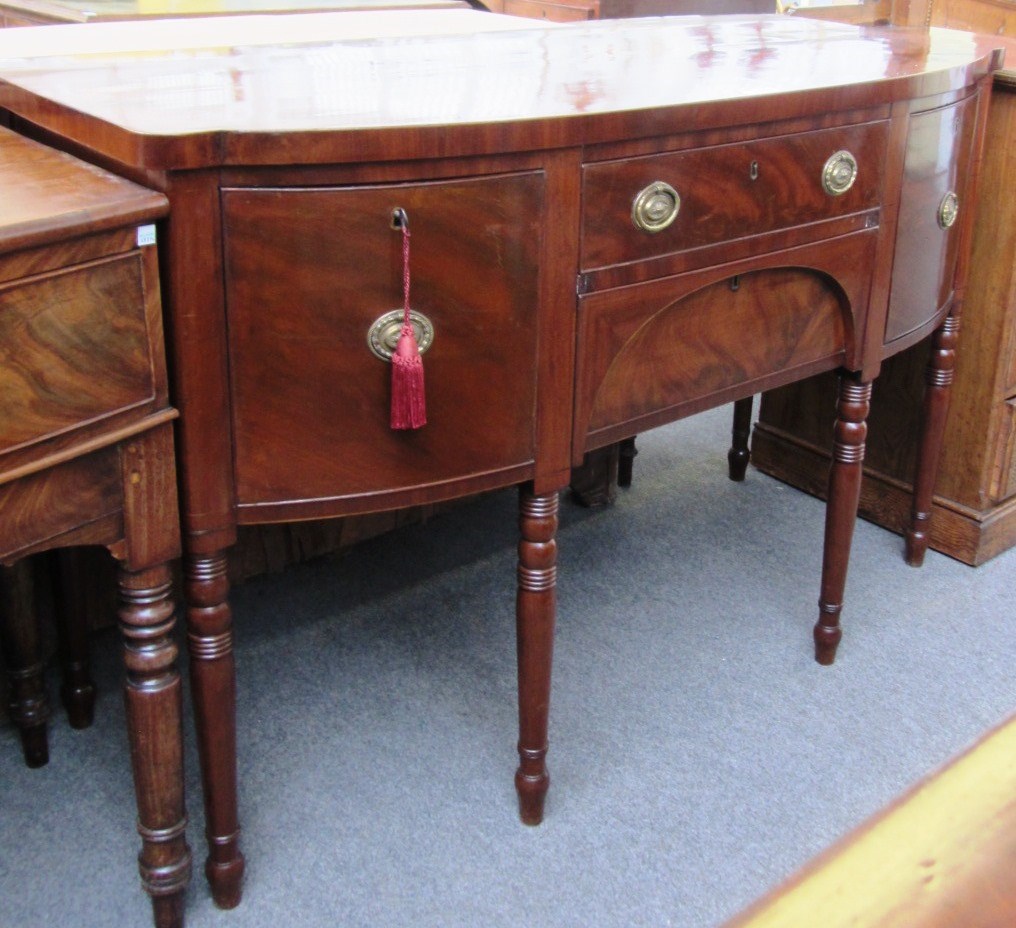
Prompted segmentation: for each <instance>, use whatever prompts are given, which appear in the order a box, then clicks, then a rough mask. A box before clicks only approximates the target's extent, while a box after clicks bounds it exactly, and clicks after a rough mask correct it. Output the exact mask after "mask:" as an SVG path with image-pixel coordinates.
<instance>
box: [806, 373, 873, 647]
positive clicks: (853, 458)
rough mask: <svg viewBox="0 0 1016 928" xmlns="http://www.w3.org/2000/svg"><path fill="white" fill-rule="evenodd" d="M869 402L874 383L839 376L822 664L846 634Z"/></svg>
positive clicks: (818, 638)
mask: <svg viewBox="0 0 1016 928" xmlns="http://www.w3.org/2000/svg"><path fill="white" fill-rule="evenodd" d="M870 400H871V381H867V382H858V381H857V380H855V379H853V378H852V377H850V376H849V375H842V376H841V377H840V386H839V397H838V399H837V403H836V426H835V431H834V437H833V455H832V463H831V465H830V468H829V498H828V502H827V504H826V522H825V548H824V550H823V554H822V592H821V594H820V596H819V601H818V609H819V619H818V622H817V623H816V624H815V660H817V661H818V662H819V663H820V664H831V663H832V662H833V661H834V660H835V658H836V646H837V645H838V644H839V643H840V638H841V637H842V634H843V633H842V631H841V630H840V612H841V610H842V609H843V590H844V587H845V586H846V583H847V562H848V561H849V560H850V542H851V540H852V539H853V536H854V522H855V521H856V520H857V503H858V500H859V499H860V496H861V468H862V464H863V462H864V440H865V437H866V436H867V433H868V425H867V419H868V408H869V405H870Z"/></svg>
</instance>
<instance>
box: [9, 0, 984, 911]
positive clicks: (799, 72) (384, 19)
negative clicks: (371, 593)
mask: <svg viewBox="0 0 1016 928" xmlns="http://www.w3.org/2000/svg"><path fill="white" fill-rule="evenodd" d="M1001 44H1004V43H1003V42H1002V41H1000V40H994V39H982V38H977V37H974V36H971V35H967V34H961V33H952V32H948V31H944V30H937V29H931V30H926V29H920V30H891V29H881V28H859V27H853V26H846V25H839V24H833V23H825V22H819V21H807V20H798V19H793V18H787V17H778V16H760V17H753V16H727V17H681V18H659V19H639V20H605V21H596V22H590V23H569V24H562V25H556V26H552V25H535V24H534V23H533V22H532V21H527V20H524V19H517V18H511V17H500V16H496V15H491V14H483V13H479V12H473V11H462V10H434V11H427V12H422V11H421V12H406V11H399V12H393V13H388V14H385V13H362V14H360V13H354V14H340V15H331V14H306V15H294V16H289V17H285V18H270V17H231V18H228V19H227V18H222V19H207V20H200V21H198V20H189V21H188V20H180V21H173V22H169V23H111V24H102V23H99V24H93V25H89V26H80V27H79V26H54V27H48V28H46V29H21V30H17V32H16V33H15V32H14V31H13V30H12V31H10V32H8V33H7V34H0V107H3V108H4V109H5V110H6V111H7V113H8V114H9V118H10V121H11V124H12V126H14V127H15V128H16V129H18V130H19V131H21V132H24V133H25V134H29V135H34V136H38V137H40V138H42V139H44V140H46V141H48V142H49V143H50V144H53V145H56V146H58V147H64V148H67V149H68V150H69V151H71V152H73V153H74V154H76V155H78V156H79V157H85V158H88V159H91V160H93V161H94V162H96V163H97V164H99V165H101V166H103V167H105V168H112V169H114V170H116V171H117V172H119V173H121V174H124V175H126V176H127V177H129V178H130V179H132V180H135V181H139V180H140V181H143V182H145V183H146V184H147V185H148V186H150V187H154V188H156V189H157V190H159V191H161V192H163V193H165V194H166V196H167V197H168V199H169V203H170V216H169V219H168V220H167V221H166V223H165V224H164V226H163V227H162V228H161V235H160V257H161V260H162V271H163V284H164V287H165V297H166V300H165V305H166V317H167V327H168V331H169V333H170V335H171V337H170V338H169V339H168V341H169V344H170V346H171V371H172V386H173V400H174V403H175V404H176V406H177V407H178V408H179V409H180V414H181V418H180V422H179V431H178V436H179V469H180V475H181V491H182V492H181V497H182V499H181V517H182V523H183V530H184V548H185V564H184V572H185V595H186V599H187V605H188V612H187V621H188V630H189V646H190V650H191V662H190V668H191V674H192V679H193V694H194V703H195V711H196V715H197V732H198V739H199V748H200V753H201V761H202V775H203V785H204V794H205V803H206V820H207V834H208V840H209V857H208V861H207V866H206V873H207V875H208V877H209V880H210V882H211V885H212V892H213V894H214V896H215V898H216V901H217V902H218V903H219V904H220V905H222V906H232V905H236V904H237V903H238V902H239V899H240V893H241V888H240V887H241V877H242V873H243V857H242V855H241V853H240V850H239V819H238V814H237V807H236V757H235V753H236V752H235V731H236V730H235V719H234V715H235V710H234V703H233V700H234V696H233V692H234V683H235V681H234V666H233V657H232V637H231V636H232V623H231V616H230V610H229V604H228V583H227V580H226V551H227V550H228V548H229V547H230V546H231V545H232V544H233V543H234V542H235V540H236V534H237V527H238V526H239V525H244V524H263V523H269V522H284V521H290V520H302V519H316V518H329V517H337V516H347V515H353V514H357V513H367V512H377V511H382V510H390V509H395V508H399V507H402V506H411V505H418V504H426V503H434V502H438V501H441V500H447V499H452V498H455V497H459V496H464V495H466V494H470V493H475V492H478V491H481V490H486V489H493V488H497V487H505V486H512V485H518V486H519V487H520V488H521V489H520V507H519V530H520V542H519V563H518V572H517V600H516V603H517V606H516V615H517V628H518V639H519V641H518V661H519V730H520V735H519V742H518V749H519V755H520V765H519V768H518V772H517V774H516V779H515V782H516V786H517V789H518V792H519V796H520V801H521V815H522V818H523V820H524V821H525V822H527V823H530V824H535V823H538V822H539V821H540V820H541V818H542V815H543V800H544V796H545V794H546V792H547V788H548V785H549V776H548V773H547V768H546V763H545V757H546V753H547V731H548V707H549V698H550V670H551V651H552V640H553V627H554V619H555V608H556V606H555V586H556V569H557V568H556V528H557V506H558V492H559V491H560V490H561V489H562V488H564V487H565V486H567V485H568V481H569V476H570V473H571V469H572V467H573V466H574V465H577V464H579V463H580V462H582V460H583V458H584V456H585V455H586V454H587V453H590V452H593V451H596V450H598V449H600V448H602V447H604V446H607V445H610V444H612V443H614V442H618V441H622V440H625V439H629V438H630V437H631V436H633V435H635V434H636V433H637V432H639V431H642V430H645V429H647V428H651V427H654V426H657V425H662V424H664V423H667V422H671V421H673V420H675V419H678V418H680V417H682V416H686V415H689V414H692V413H694V412H697V411H700V410H704V409H706V408H709V407H712V406H716V405H718V404H721V403H726V402H731V401H736V402H740V403H743V402H744V401H745V400H746V399H747V398H749V397H750V396H752V395H753V394H754V393H757V392H759V391H761V390H768V389H771V388H774V387H778V386H781V385H784V384H788V383H792V382H794V381H798V380H801V379H802V378H805V377H808V376H810V375H812V374H816V373H820V372H823V371H831V370H837V371H839V372H840V374H841V377H840V386H839V391H838V398H837V407H836V411H835V434H834V452H833V461H832V466H831V473H830V484H829V506H828V509H827V517H826V534H825V548H824V560H823V570H822V581H821V594H820V603H819V621H818V624H817V625H816V626H815V629H814V639H815V645H816V657H817V658H818V660H819V661H820V662H822V663H831V662H832V660H833V657H834V654H835V652H836V647H837V644H838V643H839V640H840V627H839V616H840V610H841V608H842V603H843V592H844V587H845V582H846V572H847V561H848V557H849V550H850V541H851V534H852V529H853V522H854V517H855V515H856V510H857V498H858V492H859V486H860V478H861V462H862V460H863V456H864V439H865V429H866V419H867V413H868V405H869V398H870V395H871V385H872V381H873V380H874V378H875V377H876V376H877V374H878V372H879V369H880V366H881V364H882V362H883V360H884V359H886V358H888V357H890V356H892V355H894V354H895V353H897V352H899V351H900V350H902V349H903V348H906V347H908V346H910V345H913V344H915V343H916V342H918V341H920V340H922V339H924V338H926V337H928V336H931V335H932V334H933V333H934V337H935V349H934V351H933V359H934V364H933V370H932V373H931V375H930V376H929V384H930V387H929V397H930V399H929V401H928V403H927V416H926V419H927V424H928V427H927V428H926V430H925V433H926V434H925V438H924V439H923V441H922V445H921V450H920V452H919V453H918V455H917V456H918V459H919V462H920V468H921V472H920V474H919V477H918V480H917V481H916V485H917V486H918V488H919V489H918V492H917V494H916V497H915V515H914V522H913V528H912V532H911V537H910V541H909V549H908V552H909V557H910V560H911V561H912V562H915V563H916V562H918V561H919V560H920V557H921V555H922V554H923V544H924V542H925V540H926V521H927V514H926V508H927V505H928V500H930V492H931V490H930V487H931V485H932V483H933V481H934V470H935V468H934V462H935V460H936V459H937V451H938V446H939V444H940V436H941V422H942V419H943V416H944V403H945V398H946V397H947V395H948V384H949V381H950V378H951V365H952V360H953V356H954V349H955V344H956V337H957V332H958V325H959V318H960V312H961V309H962V304H963V300H962V296H963V289H964V285H965V273H966V254H967V251H968V244H969V239H970V233H971V229H972V211H971V210H970V209H969V204H970V203H971V202H972V196H973V192H974V188H975V185H976V180H977V175H978V170H979V163H980V153H981V147H982V141H983V135H984V126H985V116H986V111H987V100H988V96H989V93H988V90H989V87H990V82H991V75H992V72H993V71H994V70H995V69H996V68H997V67H998V66H999V64H1000V60H1001V53H1000V50H999V46H1000V45H1001ZM407 231H408V236H407ZM407 289H408V290H409V297H408V301H407V302H408V305H406V303H405V302H404V300H405V298H406V290H407ZM410 310H411V313H412V315H411V321H412V326H413V328H414V331H415V333H416V335H417V337H418V340H419V344H420V347H421V350H422V349H423V348H426V351H425V352H424V353H422V354H421V357H422V360H423V367H424V370H425V377H424V385H425V389H424V392H425V398H426V418H427V423H426V425H425V426H423V427H422V428H418V429H393V428H392V427H391V424H390V423H391V419H390V411H391V407H392V405H393V404H392V396H391V392H392V389H393V388H392V387H391V384H392V382H393V377H392V365H391V364H390V363H389V361H388V358H387V356H386V354H385V350H386V346H387V348H388V349H391V348H393V347H394V340H395V337H397V336H398V332H399V325H400V321H401V319H402V314H403V313H405V312H409V311H410ZM393 320H394V321H393ZM392 336H394V337H392ZM408 357H409V355H407V356H406V358H408ZM397 392H398V391H396V393H397ZM831 412H832V410H830V413H831ZM742 431H743V429H742ZM811 601H812V600H811V597H810V595H809V596H805V595H803V594H802V602H803V603H810V602H811ZM794 608H795V607H794V605H793V604H788V612H793V610H794ZM809 608H810V606H809Z"/></svg>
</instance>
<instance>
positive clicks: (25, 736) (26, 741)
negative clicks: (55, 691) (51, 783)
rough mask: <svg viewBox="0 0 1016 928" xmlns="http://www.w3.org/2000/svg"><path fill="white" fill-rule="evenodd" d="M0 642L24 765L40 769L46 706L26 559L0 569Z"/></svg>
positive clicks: (44, 756) (45, 749)
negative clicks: (1, 643) (0, 643)
mask: <svg viewBox="0 0 1016 928" xmlns="http://www.w3.org/2000/svg"><path fill="white" fill-rule="evenodd" d="M0 640H2V642H3V653H4V657H5V659H6V663H7V676H8V682H9V686H10V704H9V709H10V715H11V721H12V722H14V724H15V726H16V727H17V729H18V733H19V734H20V736H21V749H22V752H23V753H24V756H25V763H26V764H27V765H28V766H29V767H43V766H45V765H46V763H48V761H49V742H48V740H47V738H46V722H47V720H48V719H49V703H48V701H47V699H46V681H45V678H44V676H43V672H44V670H45V664H44V662H43V659H42V649H41V647H40V645H39V628H38V624H37V622H36V617H35V597H34V594H33V587H32V569H31V562H30V561H29V560H28V559H25V560H23V561H19V562H18V563H17V564H15V565H14V566H13V567H3V568H0Z"/></svg>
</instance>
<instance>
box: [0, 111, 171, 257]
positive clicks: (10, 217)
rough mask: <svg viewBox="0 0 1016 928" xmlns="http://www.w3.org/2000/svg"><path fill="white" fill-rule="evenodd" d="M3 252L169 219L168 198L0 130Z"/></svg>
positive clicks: (0, 241) (0, 249)
mask: <svg viewBox="0 0 1016 928" xmlns="http://www.w3.org/2000/svg"><path fill="white" fill-rule="evenodd" d="M0 191H2V195H0V254H5V253H8V252H11V251H16V250H18V249H20V248H27V247H32V246H36V245H43V244H47V243H49V242H53V241H59V240H61V239H63V238H66V237H67V236H69V235H79V234H81V233H83V232H97V231H102V230H104V229H111V228H122V227H123V226H128V225H132V224H134V223H141V222H150V221H151V220H152V219H155V218H157V217H160V216H163V215H165V213H166V211H167V206H168V204H167V202H166V198H165V197H164V196H162V195H161V194H159V193H155V192H153V191H151V190H146V189H145V188H143V187H139V186H137V185H136V184H132V183H130V181H126V180H123V179H122V178H119V177H115V176H114V175H112V174H110V173H108V172H106V171H102V170H100V169H99V168H96V167H92V166H91V165H89V164H85V163H84V162H81V161H78V160H77V159H75V158H71V157H70V156H69V155H64V154H62V153H60V152H57V151H54V150H53V149H51V148H46V147H45V146H43V145H38V144H36V143H35V142H30V141H29V140H28V139H25V138H22V137H21V136H19V135H16V134H15V133H13V132H11V131H10V130H9V129H4V128H2V127H0Z"/></svg>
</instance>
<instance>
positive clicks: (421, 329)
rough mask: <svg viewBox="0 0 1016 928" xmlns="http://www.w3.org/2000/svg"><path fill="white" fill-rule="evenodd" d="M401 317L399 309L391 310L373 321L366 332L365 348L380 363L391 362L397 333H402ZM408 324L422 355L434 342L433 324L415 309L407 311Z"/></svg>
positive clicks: (401, 312)
mask: <svg viewBox="0 0 1016 928" xmlns="http://www.w3.org/2000/svg"><path fill="white" fill-rule="evenodd" d="M402 317H403V311H402V310H401V309H393V310H392V311H391V312H390V313H385V314H384V315H383V316H379V317H378V318H377V319H375V320H374V323H373V324H372V325H371V327H370V329H369V330H368V332H367V346H368V347H369V348H370V350H371V352H372V353H373V355H374V356H375V357H377V358H380V359H381V360H382V361H391V359H392V355H393V354H395V348H396V346H397V345H398V344H399V333H400V332H401V331H402ZM409 322H410V325H412V327H413V335H415V336H416V345H417V347H418V348H419V349H420V354H423V353H424V352H425V351H426V350H427V349H428V348H429V347H430V346H431V344H432V343H433V341H434V323H432V322H431V321H430V320H429V319H428V318H427V317H426V316H425V315H424V314H423V313H418V312H417V311H416V310H415V309H411V310H410V311H409Z"/></svg>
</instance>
